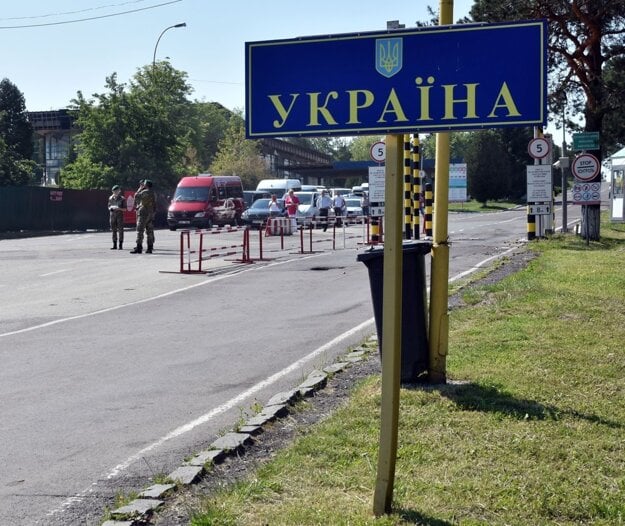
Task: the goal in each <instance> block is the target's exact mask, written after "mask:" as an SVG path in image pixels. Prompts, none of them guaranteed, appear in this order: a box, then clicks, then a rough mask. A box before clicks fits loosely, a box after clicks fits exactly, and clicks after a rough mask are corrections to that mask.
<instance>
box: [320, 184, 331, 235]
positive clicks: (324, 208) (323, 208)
mask: <svg viewBox="0 0 625 526" xmlns="http://www.w3.org/2000/svg"><path fill="white" fill-rule="evenodd" d="M331 206H332V198H331V197H330V196H329V195H328V194H326V191H325V190H321V195H320V196H319V197H318V198H317V208H318V209H319V218H320V219H321V223H323V231H324V232H325V231H326V230H327V229H328V213H329V212H330V207H331Z"/></svg>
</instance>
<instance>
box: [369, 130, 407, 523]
mask: <svg viewBox="0 0 625 526" xmlns="http://www.w3.org/2000/svg"><path fill="white" fill-rule="evenodd" d="M403 164H404V153H403V136H402V135H388V136H387V137H386V173H385V183H384V193H385V196H384V222H385V225H386V226H385V229H386V231H385V238H384V267H383V272H384V278H383V280H384V281H383V289H384V290H383V295H382V342H381V345H382V407H381V419H380V449H379V453H378V473H377V478H376V483H375V494H374V498H373V512H374V513H375V515H376V516H380V515H383V514H385V513H389V512H390V511H391V504H392V501H393V485H394V482H395V461H396V458H397V433H398V425H399V385H400V371H401V308H402V304H401V303H402V292H401V291H402V263H403V252H402V251H403V247H402V189H403Z"/></svg>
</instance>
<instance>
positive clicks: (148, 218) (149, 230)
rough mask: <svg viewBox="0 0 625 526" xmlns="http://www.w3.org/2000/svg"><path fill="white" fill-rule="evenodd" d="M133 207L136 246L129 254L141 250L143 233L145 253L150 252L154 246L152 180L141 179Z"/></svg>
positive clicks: (138, 252)
mask: <svg viewBox="0 0 625 526" xmlns="http://www.w3.org/2000/svg"><path fill="white" fill-rule="evenodd" d="M135 207H136V209H137V246H136V247H135V248H134V249H133V250H131V251H130V253H131V254H141V252H143V233H144V232H145V235H146V237H147V241H148V248H147V249H146V251H145V253H146V254H151V253H152V250H153V248H154V212H155V211H156V195H155V194H154V190H152V181H150V180H149V179H145V180H144V181H141V184H140V185H139V189H138V190H137V192H136V193H135Z"/></svg>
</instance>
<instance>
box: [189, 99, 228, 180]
mask: <svg viewBox="0 0 625 526" xmlns="http://www.w3.org/2000/svg"><path fill="white" fill-rule="evenodd" d="M193 112H194V114H195V117H194V120H195V126H194V138H193V143H194V147H195V149H196V151H197V164H198V165H199V166H200V171H202V172H204V171H208V168H209V166H210V165H211V163H212V162H213V161H214V159H215V155H216V154H217V148H218V145H219V141H221V139H222V138H223V136H224V135H225V133H226V130H227V129H228V122H229V120H230V118H231V117H232V112H231V111H230V110H228V109H227V108H225V107H224V106H222V105H221V104H219V103H218V102H195V103H194V104H193Z"/></svg>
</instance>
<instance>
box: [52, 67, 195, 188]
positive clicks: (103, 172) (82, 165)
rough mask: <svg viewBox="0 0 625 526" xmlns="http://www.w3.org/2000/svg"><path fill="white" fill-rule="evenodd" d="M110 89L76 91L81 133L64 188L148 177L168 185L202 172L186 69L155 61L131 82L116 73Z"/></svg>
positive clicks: (108, 84)
mask: <svg viewBox="0 0 625 526" xmlns="http://www.w3.org/2000/svg"><path fill="white" fill-rule="evenodd" d="M106 88H107V90H108V92H107V93H103V94H94V95H93V97H94V98H92V99H89V100H87V99H85V97H84V96H83V95H82V93H81V92H78V94H77V98H76V99H75V100H74V101H72V103H73V108H72V109H73V110H74V111H75V112H76V115H77V118H76V124H77V126H78V127H79V128H80V133H79V134H78V136H77V138H76V157H75V160H74V161H73V162H72V163H70V164H69V165H67V166H66V167H65V168H64V169H63V171H62V172H61V177H62V179H63V182H64V185H65V186H67V187H73V188H94V187H97V188H108V187H110V186H111V185H113V184H119V185H121V186H124V187H127V188H135V187H136V186H137V183H138V181H139V180H140V179H145V178H148V179H152V180H153V182H154V185H155V186H156V187H157V188H159V187H160V188H164V189H167V188H173V187H175V186H176V184H177V182H178V180H179V179H180V177H182V176H183V175H187V174H189V173H197V172H198V170H199V166H198V164H197V163H198V159H197V157H198V156H197V152H196V149H195V146H194V144H193V140H192V139H193V137H194V129H193V124H194V122H195V121H194V117H195V114H194V112H193V108H192V103H191V102H190V101H189V100H188V98H187V96H188V95H189V94H190V93H191V87H190V86H189V84H187V82H186V74H185V73H183V72H181V71H178V70H175V69H174V68H172V67H171V65H170V64H169V63H168V62H157V63H156V64H155V65H149V66H144V67H143V68H142V69H140V70H139V71H137V73H136V74H135V75H134V76H133V78H132V79H131V81H130V83H129V85H128V86H126V85H125V84H120V83H118V81H117V75H116V74H115V73H113V74H112V75H111V76H110V77H108V78H107V79H106Z"/></svg>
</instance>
